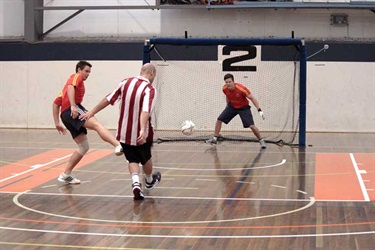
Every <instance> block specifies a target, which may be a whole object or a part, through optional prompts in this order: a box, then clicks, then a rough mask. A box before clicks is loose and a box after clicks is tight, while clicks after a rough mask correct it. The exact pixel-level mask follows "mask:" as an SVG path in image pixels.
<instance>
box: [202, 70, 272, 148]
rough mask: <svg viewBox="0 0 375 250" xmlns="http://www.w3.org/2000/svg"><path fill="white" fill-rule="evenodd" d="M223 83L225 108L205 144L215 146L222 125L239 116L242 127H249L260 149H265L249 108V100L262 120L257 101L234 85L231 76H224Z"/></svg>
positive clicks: (240, 87)
mask: <svg viewBox="0 0 375 250" xmlns="http://www.w3.org/2000/svg"><path fill="white" fill-rule="evenodd" d="M224 81H225V85H224V86H223V92H224V94H225V96H226V100H227V106H226V108H225V109H224V111H223V112H222V113H221V114H220V115H219V117H218V118H217V120H216V124H215V133H214V135H213V137H211V138H210V139H208V140H206V143H210V144H216V143H217V137H218V136H219V133H220V130H221V125H222V123H223V122H224V123H225V124H228V123H229V122H230V121H231V120H232V119H233V118H234V117H235V116H236V115H239V116H240V117H241V120H242V124H243V127H244V128H249V127H250V129H251V130H252V131H253V133H254V135H255V136H256V137H257V138H258V140H259V143H260V145H261V147H262V148H266V147H267V145H266V142H265V141H264V139H263V138H262V137H261V135H260V132H259V129H258V128H257V127H256V126H255V125H254V119H253V115H252V114H251V111H250V106H249V100H251V102H252V103H253V104H254V106H255V107H256V109H257V110H258V112H259V115H260V116H261V117H262V118H263V120H264V115H263V111H262V109H261V108H260V106H259V103H258V101H257V99H255V97H254V96H253V95H252V94H251V92H250V90H249V89H248V88H246V87H245V86H244V85H242V84H240V83H235V82H234V76H233V75H232V74H226V75H225V76H224ZM248 99H249V100H248Z"/></svg>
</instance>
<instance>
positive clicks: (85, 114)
mask: <svg viewBox="0 0 375 250" xmlns="http://www.w3.org/2000/svg"><path fill="white" fill-rule="evenodd" d="M93 116H94V114H93V113H92V112H90V111H88V112H86V113H84V114H82V115H80V116H79V119H80V120H81V121H85V120H88V119H90V118H91V117H93Z"/></svg>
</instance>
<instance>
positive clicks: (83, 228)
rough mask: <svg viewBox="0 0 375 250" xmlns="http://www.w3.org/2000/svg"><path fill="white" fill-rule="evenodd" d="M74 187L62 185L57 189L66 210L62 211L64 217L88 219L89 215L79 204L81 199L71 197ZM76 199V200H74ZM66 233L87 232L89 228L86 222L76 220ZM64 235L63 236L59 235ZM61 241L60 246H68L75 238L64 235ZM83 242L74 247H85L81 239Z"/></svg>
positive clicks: (84, 242)
mask: <svg viewBox="0 0 375 250" xmlns="http://www.w3.org/2000/svg"><path fill="white" fill-rule="evenodd" d="M75 188H76V186H72V185H62V186H60V187H59V191H60V193H61V194H62V195H61V196H62V197H63V198H64V200H65V203H66V208H65V209H64V210H63V211H64V214H62V215H64V216H71V217H78V218H89V214H88V213H87V211H86V209H82V207H81V203H80V202H79V201H80V200H81V199H78V197H74V195H71V194H72V193H73V192H74V189H75ZM75 198H77V199H75ZM66 231H71V232H79V233H80V232H88V231H89V226H88V223H87V221H86V220H77V221H75V223H72V224H71V226H69V228H68V229H67V230H66ZM61 235H64V234H61ZM63 237H64V238H63V241H62V242H61V244H68V243H69V242H71V241H72V240H73V239H72V238H74V240H76V236H74V235H69V234H66V235H65V236H63ZM82 241H83V242H76V243H77V244H76V245H87V244H89V243H87V241H86V238H85V237H82Z"/></svg>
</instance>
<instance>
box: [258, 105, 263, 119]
mask: <svg viewBox="0 0 375 250" xmlns="http://www.w3.org/2000/svg"><path fill="white" fill-rule="evenodd" d="M258 113H259V115H260V117H262V119H263V120H264V114H263V111H262V109H261V108H258Z"/></svg>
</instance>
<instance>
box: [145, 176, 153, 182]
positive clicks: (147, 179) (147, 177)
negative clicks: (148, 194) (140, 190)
mask: <svg viewBox="0 0 375 250" xmlns="http://www.w3.org/2000/svg"><path fill="white" fill-rule="evenodd" d="M152 180H153V179H152V174H150V175H147V174H146V181H147V182H148V183H151V182H152Z"/></svg>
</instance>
